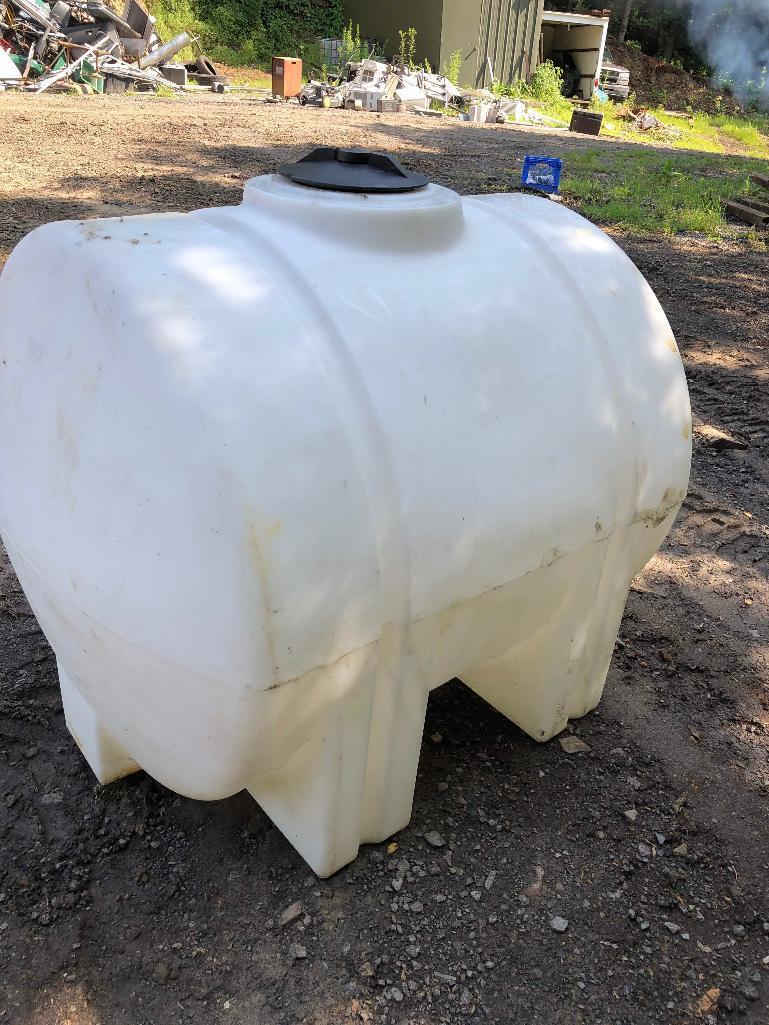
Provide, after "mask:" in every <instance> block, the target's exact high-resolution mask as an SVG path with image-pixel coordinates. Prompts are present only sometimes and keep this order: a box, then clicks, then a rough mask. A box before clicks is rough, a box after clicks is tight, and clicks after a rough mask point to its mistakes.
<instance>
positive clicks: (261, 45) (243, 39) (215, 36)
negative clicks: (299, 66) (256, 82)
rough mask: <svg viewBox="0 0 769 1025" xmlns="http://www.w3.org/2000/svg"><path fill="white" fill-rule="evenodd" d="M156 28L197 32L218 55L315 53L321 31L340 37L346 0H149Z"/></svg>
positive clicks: (252, 58)
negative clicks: (155, 19) (319, 1)
mask: <svg viewBox="0 0 769 1025" xmlns="http://www.w3.org/2000/svg"><path fill="white" fill-rule="evenodd" d="M149 8H150V11H151V13H152V14H154V15H155V17H156V18H157V24H158V34H159V35H160V36H161V38H163V39H169V38H171V36H174V35H176V34H177V33H179V32H182V31H184V30H185V29H186V30H187V31H191V32H193V33H194V34H195V35H197V36H199V37H200V40H201V42H202V44H203V46H204V48H205V49H206V51H207V52H208V54H209V55H210V56H211V57H212V58H213V59H214V60H219V61H222V62H224V63H226V64H236V65H237V64H266V63H268V62H269V60H270V58H271V57H272V56H273V55H275V54H279V55H281V56H283V55H285V56H297V57H302V58H303V59H310V58H314V57H315V56H316V54H317V53H319V51H318V46H317V42H316V40H317V38H318V37H329V36H330V37H334V38H336V37H339V36H340V35H341V32H342V26H343V23H344V21H343V14H344V0H325V2H324V3H318V0H224V2H217V0H149Z"/></svg>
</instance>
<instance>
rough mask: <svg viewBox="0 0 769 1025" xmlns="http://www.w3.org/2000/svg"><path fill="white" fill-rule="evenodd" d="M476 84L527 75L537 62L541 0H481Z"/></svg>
mask: <svg viewBox="0 0 769 1025" xmlns="http://www.w3.org/2000/svg"><path fill="white" fill-rule="evenodd" d="M480 8H481V10H480V24H479V32H478V51H477V53H478V59H477V63H476V84H477V85H479V86H480V85H486V86H488V85H491V73H490V71H489V63H490V64H491V69H492V70H493V74H494V78H496V79H497V80H498V81H502V82H512V81H513V80H514V79H516V78H528V77H529V75H530V74H531V72H532V71H533V70H534V69H535V68H536V66H537V60H538V54H539V37H540V32H541V30H542V10H543V8H544V0H481V4H480Z"/></svg>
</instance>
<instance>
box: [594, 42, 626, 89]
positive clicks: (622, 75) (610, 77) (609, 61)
mask: <svg viewBox="0 0 769 1025" xmlns="http://www.w3.org/2000/svg"><path fill="white" fill-rule="evenodd" d="M600 80H601V88H602V89H603V91H604V92H605V93H606V94H607V95H608V97H609V99H610V100H626V99H627V98H628V95H629V93H630V72H629V71H628V69H627V68H623V67H621V66H620V65H619V64H615V63H614V58H613V57H612V55H611V51H610V50H609V47H608V46H606V47H604V51H603V61H602V62H601V75H600Z"/></svg>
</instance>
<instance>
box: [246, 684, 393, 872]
mask: <svg viewBox="0 0 769 1025" xmlns="http://www.w3.org/2000/svg"><path fill="white" fill-rule="evenodd" d="M373 689H374V681H373V674H372V673H370V672H368V673H365V674H364V675H363V676H362V678H361V679H359V680H358V682H356V683H355V684H354V685H353V686H351V687H348V688H345V691H344V694H343V696H341V697H340V698H338V699H336V700H332V701H330V702H328V703H326V704H325V705H323V707H321V708H318V709H317V710H316V712H315V714H314V719H315V721H314V722H313V723H312V725H311V726H309V727H308V729H307V733H306V737H303V738H302V741H300V742H299V743H298V745H297V747H296V750H294V752H293V754H292V755H291V756H290V757H289V758H288V760H287V761H286V762H285V763H284V764H283V765H281V767H280V769H279V770H278V771H276V772H274V773H273V774H271V775H269V776H267V777H264V778H261V779H258V780H255V781H254V782H253V783H252V784H250V785H249V787H248V791H249V793H250V794H251V796H252V797H253V798H254V799H255V800H256V801H257V802H258V803H259V805H260V806H261V807H262V808H263V809H264V811H265V812H266V813H267V814H268V815H269V817H270V818H271V819H272V821H273V822H274V823H275V825H276V826H277V827H278V829H279V830H280V831H281V833H283V835H284V836H285V837H286V839H287V840H288V841H289V842H290V843H291V844H292V845H293V846H294V847H295V848H296V849H297V851H298V852H299V853H300V854H301V856H302V857H303V858H304V860H305V861H306V862H307V864H308V865H309V866H310V868H311V869H312V870H313V872H315V873H316V875H318V876H320V877H321V878H325V877H326V876H330V875H332V874H333V873H334V872H336V871H338V870H339V869H340V868H342V866H343V865H346V864H347V863H348V862H350V861H352V860H353V859H354V858H355V856H356V855H357V853H358V847H359V845H360V842H361V811H362V802H363V787H364V781H365V775H366V756H367V751H368V739H369V726H370V720H371V702H372V696H373ZM278 693H279V692H278ZM309 700H312V699H311V697H310V698H309Z"/></svg>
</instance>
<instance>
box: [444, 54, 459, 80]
mask: <svg viewBox="0 0 769 1025" xmlns="http://www.w3.org/2000/svg"><path fill="white" fill-rule="evenodd" d="M461 73H462V51H461V50H455V51H454V52H453V53H452V54H451V55H450V56H449V58H448V60H447V61H446V63H445V64H444V65H443V74H444V76H445V77H446V78H448V80H449V82H452V83H453V84H454V85H459V76H460V74H461Z"/></svg>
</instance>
